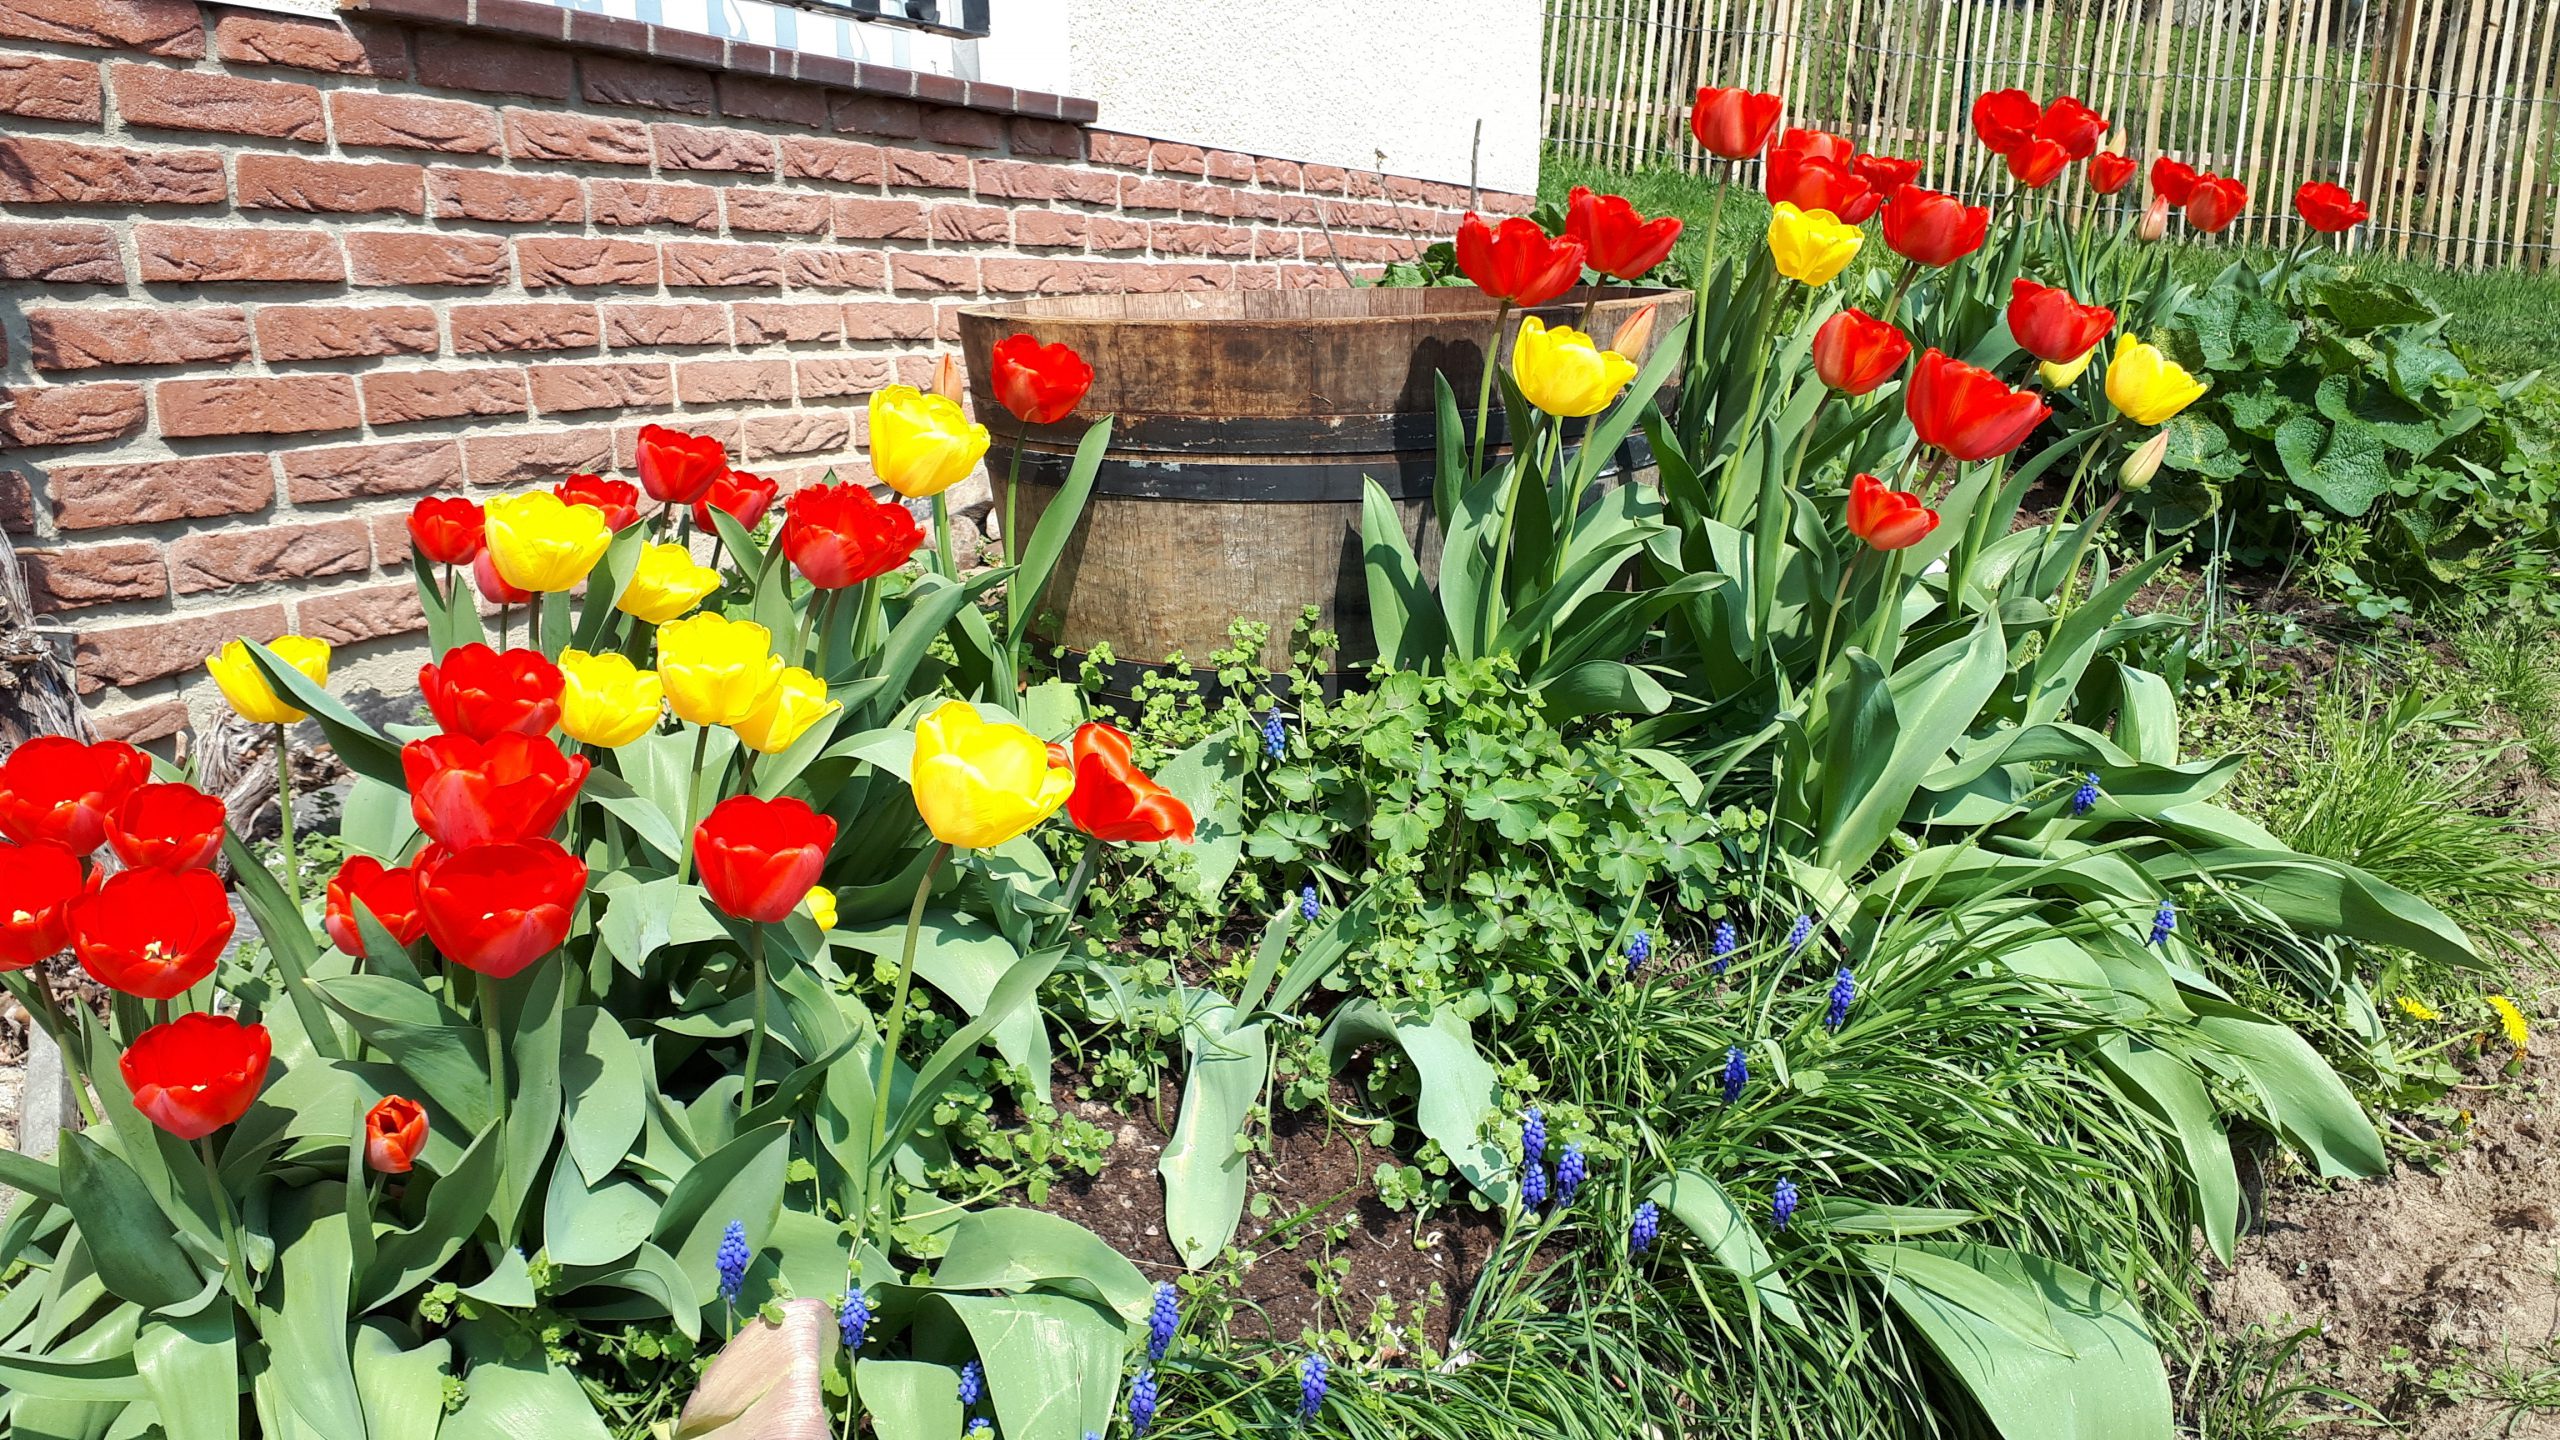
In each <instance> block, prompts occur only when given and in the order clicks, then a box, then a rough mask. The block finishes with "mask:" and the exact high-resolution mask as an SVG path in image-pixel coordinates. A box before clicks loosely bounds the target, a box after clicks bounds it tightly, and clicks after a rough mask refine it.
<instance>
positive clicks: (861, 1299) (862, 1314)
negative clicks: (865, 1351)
mask: <svg viewBox="0 0 2560 1440" xmlns="http://www.w3.org/2000/svg"><path fill="white" fill-rule="evenodd" d="M870 1330H871V1301H870V1299H869V1298H868V1297H866V1296H865V1295H864V1294H863V1293H862V1292H861V1291H859V1290H856V1291H854V1292H853V1293H851V1294H849V1295H847V1296H845V1297H844V1307H843V1308H842V1309H840V1310H838V1311H837V1312H836V1331H837V1333H839V1334H841V1335H842V1336H843V1337H844V1348H845V1350H846V1352H847V1353H851V1352H853V1351H856V1350H860V1349H861V1348H862V1337H863V1336H864V1335H866V1334H868V1333H869V1332H870Z"/></svg>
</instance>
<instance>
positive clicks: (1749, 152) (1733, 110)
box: [1689, 85, 1785, 160]
mask: <svg viewBox="0 0 2560 1440" xmlns="http://www.w3.org/2000/svg"><path fill="white" fill-rule="evenodd" d="M1784 104H1785V102H1784V101H1781V100H1780V99H1779V98H1778V97H1777V96H1775V95H1761V94H1757V93H1755V92H1753V91H1749V90H1738V89H1726V88H1724V87H1722V86H1717V85H1710V86H1707V87H1706V88H1704V89H1702V90H1700V91H1699V92H1698V102H1697V104H1696V105H1694V106H1693V107H1691V108H1690V111H1689V133H1690V134H1692V135H1695V136H1697V137H1698V143H1699V144H1700V145H1702V146H1704V147H1705V148H1706V152H1707V153H1708V154H1710V155H1716V156H1721V157H1723V158H1724V159H1727V160H1748V159H1750V158H1751V157H1752V156H1754V155H1757V154H1759V153H1760V147H1761V146H1763V145H1766V144H1768V143H1769V132H1770V131H1771V130H1774V129H1776V128H1777V125H1778V111H1779V110H1780V109H1782V108H1783V107H1784Z"/></svg>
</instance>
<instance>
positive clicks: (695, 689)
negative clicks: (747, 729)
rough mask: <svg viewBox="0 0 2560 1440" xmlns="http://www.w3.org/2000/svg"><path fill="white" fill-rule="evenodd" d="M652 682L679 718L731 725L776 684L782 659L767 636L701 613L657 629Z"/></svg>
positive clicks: (752, 626) (748, 625) (746, 623)
mask: <svg viewBox="0 0 2560 1440" xmlns="http://www.w3.org/2000/svg"><path fill="white" fill-rule="evenodd" d="M658 680H659V683H660V684H662V685H663V686H665V687H666V692H667V705H668V708H670V709H672V710H674V711H675V712H676V715H677V716H678V717H679V718H681V719H685V720H690V721H692V722H693V723H694V724H696V725H735V724H737V723H738V722H739V721H741V720H744V719H746V718H747V717H748V716H750V715H753V714H754V713H756V711H757V710H758V709H759V708H760V707H762V706H763V705H764V703H765V700H766V698H767V697H768V696H770V695H771V694H772V693H773V689H774V687H775V686H776V685H779V684H781V683H782V659H781V657H780V656H778V655H775V654H774V653H773V632H772V631H769V630H767V629H765V628H764V627H763V626H761V625H758V624H756V623H755V622H754V621H752V620H731V619H729V618H728V617H727V616H724V615H714V614H712V613H711V612H709V611H707V610H706V611H703V612H702V613H700V614H697V615H688V616H686V617H685V618H683V619H682V620H677V621H673V622H670V623H668V624H665V625H661V626H659V627H658Z"/></svg>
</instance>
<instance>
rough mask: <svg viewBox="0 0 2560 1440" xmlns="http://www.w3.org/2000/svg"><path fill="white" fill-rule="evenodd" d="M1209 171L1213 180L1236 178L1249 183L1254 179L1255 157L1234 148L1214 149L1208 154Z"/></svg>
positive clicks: (1238, 180) (1235, 179)
mask: <svg viewBox="0 0 2560 1440" xmlns="http://www.w3.org/2000/svg"><path fill="white" fill-rule="evenodd" d="M1208 173H1209V178H1210V179H1212V180H1234V181H1237V182H1239V183H1246V184H1249V183H1251V182H1252V180H1253V157H1252V156H1250V155H1239V154H1237V153H1236V152H1234V151H1233V150H1212V151H1210V152H1209V156H1208Z"/></svg>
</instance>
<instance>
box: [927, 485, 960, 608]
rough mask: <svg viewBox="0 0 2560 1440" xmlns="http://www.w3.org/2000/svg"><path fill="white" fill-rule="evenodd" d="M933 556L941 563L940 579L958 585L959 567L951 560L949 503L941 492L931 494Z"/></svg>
mask: <svg viewBox="0 0 2560 1440" xmlns="http://www.w3.org/2000/svg"><path fill="white" fill-rule="evenodd" d="M933 555H934V558H935V559H936V560H939V561H941V562H942V578H943V579H945V580H948V581H950V582H951V583H953V584H955V585H957V584H959V583H960V566H959V565H958V563H956V562H955V561H953V560H952V558H951V501H950V499H949V498H948V497H946V496H945V495H944V494H943V493H942V492H941V491H939V490H937V491H935V492H934V493H933Z"/></svg>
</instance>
